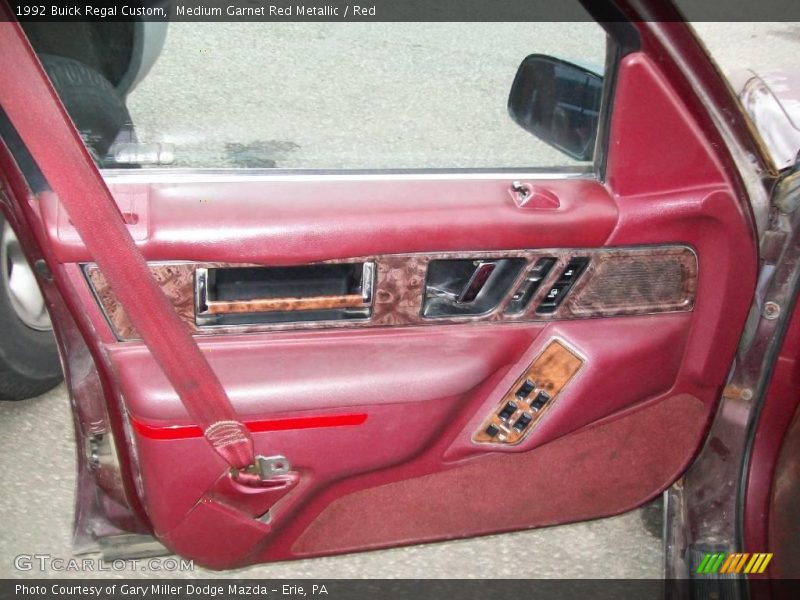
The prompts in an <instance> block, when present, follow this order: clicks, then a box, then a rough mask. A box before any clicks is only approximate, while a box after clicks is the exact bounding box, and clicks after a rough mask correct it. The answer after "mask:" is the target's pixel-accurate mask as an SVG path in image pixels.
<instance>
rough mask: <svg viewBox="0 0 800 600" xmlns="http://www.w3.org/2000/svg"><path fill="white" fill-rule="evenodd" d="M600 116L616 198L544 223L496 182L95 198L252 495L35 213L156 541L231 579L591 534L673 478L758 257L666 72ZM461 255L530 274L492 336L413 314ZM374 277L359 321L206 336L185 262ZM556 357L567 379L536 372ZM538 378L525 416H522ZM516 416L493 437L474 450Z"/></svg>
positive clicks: (384, 180) (553, 368) (83, 403)
mask: <svg viewBox="0 0 800 600" xmlns="http://www.w3.org/2000/svg"><path fill="white" fill-rule="evenodd" d="M613 105H614V112H613V118H612V122H611V127H610V141H609V150H608V173H607V183H605V184H604V183H601V182H599V181H595V180H592V179H587V178H570V177H564V178H553V177H543V178H541V179H537V178H535V177H533V176H526V177H524V178H523V179H524V180H525V182H526V183H529V184H531V185H533V186H534V187H535V188H538V189H539V190H540V191H542V192H544V193H546V195H547V196H548V198H551V199H552V198H555V199H557V203H551V204H550V205H548V206H546V207H530V206H528V207H525V206H520V205H519V203H518V202H516V201H515V198H514V194H513V193H512V192H511V190H510V183H511V182H510V181H509V177H507V176H505V175H502V174H495V175H490V174H486V175H477V174H475V175H472V176H470V177H460V176H458V175H452V176H439V175H386V176H383V175H377V174H376V175H330V176H314V177H304V176H292V175H275V176H267V175H265V176H263V177H258V178H249V179H241V178H237V177H232V176H219V175H214V174H207V175H200V176H196V175H194V174H174V175H171V174H165V175H157V176H156V175H153V173H152V172H142V173H131V174H126V175H125V176H114V177H111V178H110V179H109V183H110V186H111V189H112V191H113V193H114V195H115V198H116V200H117V202H118V204H119V205H120V208H121V209H122V212H123V215H125V217H126V220H127V221H128V222H129V228H130V230H131V232H132V234H133V236H134V238H135V239H136V241H137V244H138V245H139V247H140V249H141V251H142V253H143V255H144V256H145V258H146V259H147V260H148V261H150V266H151V268H152V269H161V271H160V272H161V273H166V275H164V278H163V279H161V280H159V281H160V282H161V283H162V286H163V289H164V291H165V292H166V293H167V295H168V296H169V297H170V300H171V301H172V303H173V305H174V306H175V308H176V310H177V311H178V312H179V314H180V315H181V317H182V318H183V319H184V321H185V322H186V323H187V324H188V325H189V327H190V330H191V331H192V332H193V333H194V334H196V335H195V339H196V340H197V341H198V344H199V346H200V348H201V350H202V351H203V353H204V355H205V356H206V357H207V359H208V361H209V363H210V365H211V366H212V367H213V369H214V371H215V372H216V373H217V375H218V376H219V378H220V380H221V381H222V383H223V385H224V387H225V389H226V392H227V394H228V396H229V397H230V399H231V402H232V404H233V405H234V407H235V409H236V412H237V414H238V416H239V417H240V419H241V420H243V421H244V422H245V423H246V424H247V426H248V428H249V429H250V430H251V432H252V433H253V438H254V441H255V445H256V453H257V454H260V455H264V456H275V455H280V456H282V457H285V458H284V460H286V461H288V463H290V465H291V468H290V471H289V472H288V473H281V474H280V475H279V476H278V477H276V478H275V480H274V481H272V480H271V483H270V485H268V486H265V487H262V488H249V489H248V488H244V487H243V486H240V485H239V484H237V483H235V482H233V481H232V480H231V478H230V477H229V474H228V470H227V467H226V465H225V463H224V462H223V460H222V459H221V458H220V457H219V456H218V455H217V454H215V453H214V452H213V451H212V450H211V448H210V447H209V446H208V444H207V442H206V441H205V440H204V439H203V438H202V437H200V435H199V430H198V429H197V428H196V424H194V423H192V421H191V419H190V418H189V417H188V415H187V413H186V410H185V409H184V407H183V405H182V404H181V402H180V401H179V399H178V397H177V395H176V394H175V392H174V391H173V389H172V388H171V386H170V385H169V383H168V381H167V379H166V378H165V376H164V375H163V374H162V372H161V370H160V368H159V366H158V365H157V363H156V362H155V360H154V359H153V357H152V356H151V355H150V353H149V351H148V350H147V347H146V346H145V345H144V344H143V343H142V342H141V341H140V340H139V339H138V336H137V334H136V332H135V330H133V329H131V328H130V327H129V326H128V325H126V320H125V319H126V317H125V315H124V313H123V312H121V309H120V307H119V306H118V305H117V304H116V303H115V300H114V297H113V294H112V293H111V292H110V290H109V289H107V288H105V287H103V283H102V274H101V273H99V274H98V273H95V272H93V271H92V265H91V264H90V263H91V262H92V257H91V256H90V255H89V253H88V252H87V251H86V249H85V248H84V246H83V244H82V243H81V241H80V238H79V236H78V235H77V234H76V232H75V231H74V229H73V228H72V226H71V224H70V222H69V218H68V216H67V215H66V213H65V212H64V210H63V209H62V208H61V207H60V205H59V203H58V200H57V198H56V197H55V196H54V195H53V194H44V195H43V196H42V198H41V201H40V214H41V218H42V223H43V226H44V231H45V232H46V235H47V240H48V252H50V253H51V255H52V258H53V259H54V260H55V261H57V263H59V269H61V271H59V274H60V275H63V276H64V277H65V279H64V281H65V282H67V283H68V285H65V292H64V293H65V295H67V296H69V297H70V299H71V301H72V302H74V303H75V304H76V306H73V312H75V313H77V312H80V319H81V320H82V323H83V329H84V331H86V332H90V335H88V334H87V337H89V338H90V340H89V344H90V346H91V347H90V351H91V352H92V356H93V358H94V366H95V367H96V368H97V370H98V372H99V374H100V379H99V380H100V381H103V382H105V384H104V385H105V386H106V388H105V389H104V393H105V397H106V398H107V399H108V404H109V414H110V416H106V415H102V417H101V418H100V419H99V421H100V422H103V423H104V425H108V423H106V421H110V422H111V423H112V424H113V425H114V431H115V432H116V433H117V444H118V445H120V446H124V451H123V452H122V453H121V455H120V456H121V460H122V471H123V476H124V478H125V481H126V489H125V492H126V493H127V496H128V497H129V499H130V498H133V500H129V503H130V504H132V505H137V504H138V503H141V506H142V508H143V513H144V514H143V517H144V520H145V521H146V526H147V527H149V528H151V529H152V530H153V532H154V533H155V534H156V535H157V536H158V537H159V539H161V540H162V541H163V542H164V543H165V544H167V545H168V546H169V547H170V548H172V549H173V550H175V551H177V552H179V553H181V554H183V555H185V556H189V557H192V558H195V559H196V560H197V561H198V562H199V563H202V564H208V565H210V566H213V567H219V568H223V567H230V566H237V565H242V564H247V563H250V562H257V561H263V560H277V559H286V558H293V557H299V556H313V555H319V554H328V553H334V552H339V551H348V550H359V549H364V548H374V547H383V546H391V545H396V544H405V543H411V542H415V541H420V540H435V539H445V538H453V537H463V536H468V535H476V534H484V533H490V532H496V531H505V530H511V529H520V528H527V527H534V526H538V525H546V524H553V523H562V522H566V521H571V520H577V519H588V518H593V517H599V516H603V515H609V514H614V513H618V512H621V511H624V510H628V509H630V508H632V507H634V506H637V505H639V504H641V503H643V502H645V501H647V500H648V499H650V498H652V497H653V496H654V495H656V494H658V493H659V492H660V491H662V490H663V489H664V488H665V487H666V486H668V485H669V484H670V483H671V482H672V481H674V480H675V478H677V477H678V476H679V475H680V473H681V472H682V471H683V469H684V468H685V467H686V465H688V464H689V462H690V461H691V460H692V458H693V457H694V455H695V453H696V450H697V448H698V446H699V445H700V443H701V442H702V439H703V435H704V433H705V431H706V427H707V423H708V422H709V420H710V418H711V416H712V415H713V413H714V410H715V403H716V399H717V398H718V395H719V390H720V388H721V386H722V384H723V383H724V379H725V375H726V373H727V370H728V368H729V366H730V361H731V359H732V356H733V352H734V350H735V347H736V344H737V342H738V339H739V335H740V333H741V330H742V327H743V324H744V320H745V317H746V314H747V310H748V308H749V304H750V299H751V296H752V294H753V289H754V286H755V269H756V253H755V246H754V240H753V234H752V231H751V228H750V223H749V216H748V215H747V214H746V213H744V212H743V210H742V208H741V206H740V204H739V202H738V200H737V198H736V196H735V193H734V191H733V187H732V185H731V183H730V181H728V179H727V175H726V173H725V172H724V170H723V169H722V167H721V166H720V164H721V163H720V161H719V160H718V158H717V157H716V156H715V154H714V150H713V148H712V146H711V145H710V144H709V143H708V141H707V140H706V139H705V137H704V135H703V133H702V131H701V129H700V127H699V126H698V125H697V123H696V122H695V121H694V119H693V117H692V115H691V114H690V113H689V111H688V110H687V108H686V107H685V106H684V105H683V103H682V102H681V99H680V98H679V97H678V96H677V95H676V94H675V93H674V91H673V89H672V87H671V86H670V85H669V83H668V82H667V81H666V80H665V78H664V77H663V76H662V75H661V74H660V72H659V67H658V65H656V64H654V63H653V62H652V61H651V60H650V59H648V58H647V57H646V56H645V55H643V54H640V53H634V54H631V55H629V56H628V57H627V58H625V59H624V60H623V61H622V63H621V65H620V69H619V73H618V76H617V84H616V91H615V97H614V100H613ZM556 204H557V205H556ZM550 256H552V257H553V258H554V260H556V262H555V263H554V264H555V266H554V267H553V268H552V271H551V272H549V274H547V275H546V276H545V279H544V280H543V281H544V283H543V285H542V287H541V289H538V291H535V292H534V296H533V298H534V300H533V301H532V304H531V307H530V308H529V309H527V310H526V311H523V312H520V313H518V314H517V313H513V312H509V311H507V310H506V307H508V306H510V303H511V301H512V292H513V290H514V289H521V288H517V287H516V286H519V285H522V283H523V280H524V279H525V277H526V276H527V275H526V273H528V272H529V271H527V269H532V268H533V267H534V266H535V264H536V262H537V260H539V259H540V258H541V257H550ZM576 257H577V258H583V259H586V260H588V263H587V264H588V266H587V267H586V270H585V272H583V273H582V274H581V275H579V276H578V279H577V280H575V281H573V282H572V283H570V286H571V287H567V288H564V287H562V288H560V289H562V290H563V289H566V290H567V292H565V293H569V294H570V295H569V296H567V300H566V301H564V302H563V303H562V304H561V305H560V307H559V308H557V309H554V310H553V311H551V312H546V311H539V310H538V308H535V307H536V306H538V305H540V303H543V302H544V301H545V300H546V297H547V296H548V294H549V293H551V290H552V289H556V288H558V287H559V286H560V285H561V283H559V282H561V281H562V275H563V276H566V275H565V273H566V271H567V270H569V268H570V265H572V264H573V263H572V262H570V261H571V260H572V259H573V258H576ZM643 257H644V258H643ZM653 257H656V258H655V262H653ZM456 258H458V259H466V260H468V261H471V260H480V259H484V258H485V259H487V260H493V261H494V260H498V261H499V260H507V259H516V260H518V261H521V262H520V264H524V267H521V270H520V271H519V273H518V274H516V275H514V276H513V285H512V284H509V289H508V292H507V293H506V294H505V296H504V298H503V299H502V301H501V302H500V303H499V304H497V306H496V308H494V309H492V310H489V311H487V312H486V313H485V314H483V313H481V314H476V315H465V314H459V315H457V316H455V317H453V318H441V319H438V320H437V318H431V317H429V316H426V315H425V314H423V311H424V309H423V303H424V302H426V298H428V296H427V294H428V293H429V292H430V289H429V288H430V285H431V279H430V277H431V264H432V263H431V261H432V260H445V259H456ZM364 261H367V262H368V261H374V262H375V264H376V265H377V266H376V269H377V271H378V272H377V276H376V279H375V281H376V289H375V290H374V304H373V305H372V307H373V309H375V311H376V312H374V313H373V314H372V315H371V316H372V319H371V320H370V319H366V320H364V321H361V322H358V321H353V322H348V323H344V322H342V321H339V322H336V321H323V322H321V323H317V324H315V325H314V326H313V327H312V326H309V325H307V323H303V324H297V323H294V322H291V321H289V322H286V321H284V322H280V323H278V324H276V325H270V326H261V325H259V326H253V327H238V328H237V326H236V325H231V326H226V327H220V328H216V329H215V328H214V327H202V326H200V325H198V323H197V321H196V316H197V314H196V311H197V310H198V307H197V306H196V304H197V298H196V297H195V293H196V289H197V285H198V283H197V281H198V280H197V271H196V269H197V268H198V265H199V264H202V265H203V267H202V268H206V267H209V268H210V267H211V266H214V265H217V266H220V267H224V268H230V267H235V266H240V267H241V266H246V265H262V266H271V267H275V266H282V265H308V264H316V265H318V264H323V263H324V264H328V263H330V262H334V263H337V264H338V263H341V262H364ZM659 261H660V262H659ZM603 265H606V266H605V267H603ZM608 265H611V266H608ZM498 268H500V267H498ZM665 294H666V295H665ZM669 294H673V295H674V298H673V303H671V304H670V303H668V302H667V300H666V299H665V298H667V297H669ZM579 301H580V302H581V303H582V304H580V306H579V305H578V304H579ZM659 302H666V304H663V305H662V304H659ZM581 307H582V308H581ZM379 308H380V312H378V309H379ZM553 344H560V345H561V346H563V352H562V353H561V354H558V353H555V354H552V356H556V357H559V356H560V357H561V359H558V360H556V359H555V358H554V359H552V360H551V359H550V358H549V357H550V356H551V354H548V352H549V350H550V349H552V347H553V346H552V345H553ZM562 359H563V360H562ZM559 360H562V362H559ZM540 361H541V362H540ZM86 364H89V362H88V359H87V363H86ZM568 364H571V365H572V367H570V369H572V370H570V371H569V372H567V371H566V370H565V369H567V367H566V366H565V365H568ZM74 368H75V369H76V370H77V369H79V368H80V365H76V366H75V367H74ZM531 373H536V379H537V381H535V382H534V381H532V382H531V383H530V389H531V390H532V391H531V392H530V395H527V396H526V395H524V394H523V395H522V396H521V397H519V399H518V401H515V400H513V398H514V394H517V393H519V391H518V390H517V388H518V387H519V386H520V383H521V382H526V378H527V377H528V374H531ZM531 377H533V375H531ZM80 380H81V379H80V378H79V377H76V376H73V377H71V382H73V389H72V392H73V395H74V397H75V399H76V402H77V404H78V405H79V408H80V409H81V410H83V411H84V412H85V413H86V414H95V413H96V408H97V404H96V399H97V395H98V390H97V387H99V386H96V387H94V388H89V387H86V388H81V387H80V386H77V385H76V384H75V382H78V381H80ZM541 393H544V394H545V395H544V396H540V394H541ZM534 396H535V398H536V399H538V398H542V404H541V405H540V406H538V407H536V406H534V404H535V399H534ZM509 398H510V399H511V400H510V401H511V402H512V403H513V407H512V408H513V411H512V412H510V413H508V415H507V416H506V417H502V418H505V419H506V421H507V425H508V426H507V429H508V431H506V430H503V431H502V432H500V433H497V432H495V433H493V434H491V435H492V436H497V437H492V438H491V439H490V440H489V441H488V443H483V442H476V440H479V437H480V435H481V432H484V433H485V432H486V431H487V423H499V422H500V421H498V419H501V415H502V414H503V411H504V410H506V406H505V405H506V404H508V399H509ZM117 402H118V403H117ZM90 409H92V410H94V411H95V412H92V410H90ZM511 415H514V416H513V419H512V416H511ZM524 418H527V419H529V422H528V423H527V424H524V423H523V420H524ZM492 419H494V420H492ZM518 424H519V426H520V427H521V428H522V430H521V431H522V433H520V437H519V439H517V438H516V437H513V436H512V434H511V429H512V428H514V427H517V426H518ZM487 435H489V434H487ZM506 436H511V437H506ZM512 437H513V443H511V441H510V440H512Z"/></svg>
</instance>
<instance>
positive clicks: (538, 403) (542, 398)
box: [531, 392, 550, 412]
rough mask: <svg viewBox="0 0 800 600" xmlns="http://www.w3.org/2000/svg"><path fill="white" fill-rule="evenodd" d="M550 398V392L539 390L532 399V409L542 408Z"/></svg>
mask: <svg viewBox="0 0 800 600" xmlns="http://www.w3.org/2000/svg"><path fill="white" fill-rule="evenodd" d="M548 400H550V394H548V393H547V392H539V393H538V394H536V397H535V398H534V399H533V400H531V409H532V410H535V411H536V412H538V411H540V410H542V407H543V406H544V405H545V404H547V402H548Z"/></svg>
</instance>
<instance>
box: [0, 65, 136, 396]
mask: <svg viewBox="0 0 800 600" xmlns="http://www.w3.org/2000/svg"><path fill="white" fill-rule="evenodd" d="M39 60H40V61H41V63H42V66H43V67H44V69H45V71H46V72H47V75H48V76H49V77H50V81H51V82H52V84H53V87H55V89H56V91H57V92H58V95H59V97H60V98H61V102H62V103H63V104H64V107H65V108H66V109H67V112H68V113H69V115H70V117H71V118H72V121H73V123H74V124H75V127H76V128H77V129H78V131H79V132H80V135H81V138H82V139H83V141H84V144H85V145H86V148H87V149H88V150H89V153H90V154H91V155H92V158H93V159H94V161H95V163H97V164H98V165H99V166H104V161H105V158H106V156H107V154H108V151H109V148H111V146H112V144H114V142H116V141H123V142H129V141H130V142H133V141H135V136H134V133H133V126H132V123H131V117H130V114H129V113H128V109H127V108H126V107H125V102H124V101H123V99H122V98H121V97H120V95H119V93H117V91H116V90H115V89H114V86H113V85H111V82H109V81H108V80H107V79H106V78H105V77H103V76H102V75H101V74H100V73H98V72H97V71H95V70H94V69H92V68H90V67H88V66H87V65H85V64H83V63H81V62H79V61H76V60H73V59H70V58H65V57H63V56H54V55H51V54H40V55H39ZM109 166H110V165H109ZM0 269H2V273H0V400H24V399H26V398H31V397H33V396H38V395H40V394H43V393H44V392H46V391H48V390H50V389H52V388H53V387H55V386H56V385H58V384H59V383H60V382H61V380H62V378H63V376H62V373H61V364H60V361H59V356H58V349H57V347H56V343H55V338H54V336H53V330H52V326H51V324H50V320H49V318H48V317H47V311H46V309H45V306H44V300H43V299H42V296H41V291H40V290H39V287H38V283H37V282H36V278H35V276H34V273H33V271H32V269H31V267H30V265H28V263H27V262H26V260H25V257H24V256H23V255H22V251H21V249H20V247H19V243H18V242H17V240H16V235H15V234H14V231H13V230H12V229H11V228H10V227H9V226H8V224H7V222H6V221H5V220H4V219H3V218H2V217H0Z"/></svg>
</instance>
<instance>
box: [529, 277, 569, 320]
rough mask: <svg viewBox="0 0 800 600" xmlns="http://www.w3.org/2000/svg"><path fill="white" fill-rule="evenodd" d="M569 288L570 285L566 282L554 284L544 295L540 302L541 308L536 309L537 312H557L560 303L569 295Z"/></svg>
mask: <svg viewBox="0 0 800 600" xmlns="http://www.w3.org/2000/svg"><path fill="white" fill-rule="evenodd" d="M568 290H569V285H568V284H564V283H556V284H554V285H553V286H552V287H551V288H550V290H549V291H548V292H547V293H546V294H545V295H544V298H543V299H542V302H541V303H540V304H539V308H537V309H536V312H539V313H552V312H556V309H557V308H558V305H559V304H561V301H562V300H563V299H564V296H566V295H567V291H568Z"/></svg>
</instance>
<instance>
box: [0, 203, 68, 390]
mask: <svg viewBox="0 0 800 600" xmlns="http://www.w3.org/2000/svg"><path fill="white" fill-rule="evenodd" d="M0 267H2V272H0V400H24V399H25V398H31V397H33V396H38V395H40V394H43V393H44V392H46V391H47V390H49V389H51V388H53V387H55V386H56V385H58V384H59V383H60V382H61V379H62V375H61V363H60V361H59V357H58V349H57V348H56V343H55V338H54V337H53V329H52V326H51V325H50V319H49V317H48V315H47V310H46V308H45V306H44V300H43V298H42V294H41V291H40V290H39V285H38V283H37V281H36V277H35V276H34V273H33V270H32V269H31V268H30V265H28V263H27V261H26V260H25V257H24V255H23V254H22V250H21V248H20V246H19V242H18V241H17V238H16V235H15V234H14V231H13V230H12V229H11V227H10V226H9V225H8V223H7V222H6V221H5V219H3V218H2V217H0Z"/></svg>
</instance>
